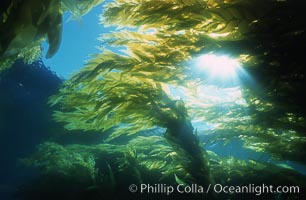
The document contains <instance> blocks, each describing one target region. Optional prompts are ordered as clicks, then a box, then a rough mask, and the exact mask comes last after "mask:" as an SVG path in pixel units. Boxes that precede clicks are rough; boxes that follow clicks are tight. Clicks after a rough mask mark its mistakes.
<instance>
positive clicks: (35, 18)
mask: <svg viewBox="0 0 306 200" xmlns="http://www.w3.org/2000/svg"><path fill="white" fill-rule="evenodd" d="M60 5H61V1H60V0H54V1H49V0H48V1H37V0H25V1H11V2H10V3H9V4H7V5H6V6H7V7H6V8H5V9H4V10H3V11H2V12H1V13H0V19H1V22H0V33H1V36H0V60H1V64H2V62H3V61H4V60H7V59H9V60H12V61H14V60H16V59H18V58H23V59H25V60H28V61H33V59H37V57H38V56H40V43H41V42H42V40H44V39H45V38H47V40H48V42H49V49H48V52H47V55H46V56H47V57H52V56H53V55H54V54H55V53H56V51H57V50H58V48H59V45H60V42H61V32H62V13H61V11H60ZM29 49H30V51H29ZM25 52H26V53H25Z"/></svg>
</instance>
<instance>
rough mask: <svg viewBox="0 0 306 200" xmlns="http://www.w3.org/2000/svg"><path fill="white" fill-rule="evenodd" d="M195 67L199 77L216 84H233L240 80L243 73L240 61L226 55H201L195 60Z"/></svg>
mask: <svg viewBox="0 0 306 200" xmlns="http://www.w3.org/2000/svg"><path fill="white" fill-rule="evenodd" d="M193 65H194V69H195V72H196V73H197V75H198V76H201V78H203V79H205V81H206V82H214V83H215V84H216V83H217V84H218V83H222V84H224V83H230V84H232V83H234V82H236V81H237V80H238V73H239V71H241V65H240V63H239V61H238V60H236V59H233V58H230V57H228V56H225V55H215V54H205V55H201V56H199V57H197V58H195V59H194V62H193Z"/></svg>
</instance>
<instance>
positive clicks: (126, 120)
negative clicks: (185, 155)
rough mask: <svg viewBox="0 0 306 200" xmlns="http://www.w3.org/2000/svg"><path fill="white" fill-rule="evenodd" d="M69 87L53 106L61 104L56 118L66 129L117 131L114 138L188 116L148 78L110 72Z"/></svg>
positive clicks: (162, 125) (52, 100)
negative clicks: (94, 79) (65, 123)
mask: <svg viewBox="0 0 306 200" xmlns="http://www.w3.org/2000/svg"><path fill="white" fill-rule="evenodd" d="M85 70H86V69H85ZM69 84H70V82H69V81H68V82H67V83H66V87H63V88H62V89H61V91H60V94H59V95H56V96H53V97H52V98H51V99H50V103H59V104H61V105H62V108H63V111H57V112H56V113H55V114H54V117H55V119H56V120H57V121H65V122H67V125H66V128H67V129H70V130H73V129H83V130H99V131H106V130H109V129H111V128H112V129H113V128H114V129H115V130H114V131H113V133H112V134H111V136H110V137H109V139H113V138H115V137H118V136H120V135H122V134H125V135H131V134H135V133H137V132H139V131H140V130H146V129H149V128H151V127H153V126H160V127H166V126H167V125H168V123H170V122H171V121H173V120H179V119H180V118H182V117H184V116H185V115H186V113H184V111H183V110H181V108H179V107H177V106H178V104H177V102H176V101H173V100H171V99H170V97H169V96H168V95H167V93H166V92H165V89H164V87H163V85H162V84H161V83H158V82H154V81H153V80H152V79H149V78H140V77H139V78H138V77H135V76H130V74H122V73H120V72H118V71H111V72H109V73H107V74H105V75H104V76H103V78H100V79H99V78H98V79H97V80H96V81H92V82H88V83H86V84H83V83H81V84H80V85H72V84H71V85H69ZM93 96H94V98H93Z"/></svg>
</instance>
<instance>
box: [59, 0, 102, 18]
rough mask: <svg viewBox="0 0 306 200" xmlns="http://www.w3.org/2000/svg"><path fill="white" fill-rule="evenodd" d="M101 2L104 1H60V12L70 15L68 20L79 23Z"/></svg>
mask: <svg viewBox="0 0 306 200" xmlns="http://www.w3.org/2000/svg"><path fill="white" fill-rule="evenodd" d="M103 2H104V0H62V10H64V11H68V12H70V13H71V15H72V16H71V17H70V19H75V20H78V21H80V20H81V17H82V16H83V15H86V14H87V13H88V12H89V11H90V10H91V9H92V8H94V7H96V6H98V5H100V4H101V3H103Z"/></svg>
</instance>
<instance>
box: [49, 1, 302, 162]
mask: <svg viewBox="0 0 306 200" xmlns="http://www.w3.org/2000/svg"><path fill="white" fill-rule="evenodd" d="M259 10H260V12H258V11H259ZM302 13H303V9H302V5H301V3H299V1H273V0H270V1H255V0H254V1H243V0H240V1H239V0H238V1H199V0H197V1H196V0H195V1H175V0H171V1H159V3H158V4H157V3H156V1H143V0H142V1H137V0H135V1H127V0H126V1H124V0H120V1H114V2H112V3H109V4H107V5H106V7H105V12H104V13H103V14H102V16H101V19H102V22H103V23H104V24H106V25H114V26H117V28H118V31H116V32H113V33H111V34H106V35H103V36H102V37H101V38H100V39H101V40H102V41H103V42H106V43H107V44H108V45H114V46H124V47H126V51H125V54H118V53H113V52H109V51H107V50H106V51H104V52H102V53H101V54H99V55H97V56H95V57H94V58H93V59H92V60H91V61H89V62H88V64H87V65H86V66H85V67H84V69H82V70H81V71H80V72H79V73H77V74H76V75H75V76H73V77H72V78H71V79H70V80H68V81H67V82H66V84H65V85H64V86H63V88H62V89H61V91H60V93H59V94H58V95H56V96H54V97H53V98H52V99H51V103H53V104H58V105H61V108H62V110H60V111H57V112H56V114H55V118H56V119H57V120H58V121H61V122H65V123H67V128H69V129H83V130H101V131H105V130H108V129H111V128H116V131H117V132H116V134H115V135H112V136H116V137H117V136H120V135H121V134H122V135H124V134H127V135H129V134H134V133H135V132H136V130H137V131H138V130H141V129H147V128H148V127H152V126H163V124H165V120H169V121H168V122H170V121H171V120H172V119H178V118H179V117H177V116H181V118H184V117H185V118H188V114H187V112H185V111H186V110H185V107H187V110H188V111H189V114H190V113H194V112H197V115H198V117H203V119H205V120H211V122H213V121H218V120H219V119H220V116H223V118H224V119H225V120H224V121H223V122H222V125H221V126H218V128H216V129H213V130H210V131H207V132H209V133H211V138H212V139H211V141H216V140H230V139H231V138H234V137H236V138H241V139H242V140H243V141H244V142H245V145H246V146H248V147H249V148H252V149H253V150H256V151H260V152H269V153H272V154H273V155H275V157H276V158H290V159H292V160H303V161H304V158H305V156H304V155H305V154H304V153H303V151H302V147H303V146H305V143H306V138H305V125H304V124H305V109H304V108H303V107H302V104H301V102H302V101H301V100H299V99H298V98H296V97H295V96H294V94H297V95H298V94H299V92H301V91H302V88H301V85H303V83H305V78H304V77H305V70H304V69H303V68H302V67H301V66H303V63H304V61H303V59H302V56H301V52H303V51H300V50H301V49H302V50H303V48H305V45H304V46H303V45H302V42H301V41H303V39H305V30H304V29H305V26H303V25H304V22H303V20H302V19H303V17H302V15H303V14H302ZM291 21H293V23H291ZM301 45H302V46H301ZM295 47H301V48H295ZM211 52H227V53H228V54H230V55H231V56H232V57H236V58H240V59H241V61H242V62H243V63H244V65H245V69H246V70H247V71H248V73H249V74H250V76H251V77H253V79H254V80H255V81H253V82H252V81H249V82H248V81H247V80H242V84H243V85H242V86H241V88H240V89H241V92H242V98H244V100H245V101H246V104H245V105H244V107H245V109H247V110H248V111H249V116H248V117H247V120H245V118H244V115H242V114H241V112H242V111H243V109H244V108H243V109H242V107H241V106H240V105H237V106H236V105H234V106H232V107H230V109H228V110H224V111H222V112H218V107H215V106H211V107H205V106H204V107H203V105H205V104H201V103H200V99H196V98H195V99H196V100H198V102H199V104H198V105H200V106H195V107H190V106H189V107H188V105H189V104H188V103H187V106H186V104H185V105H184V103H183V102H182V101H175V100H173V99H172V98H171V95H170V96H169V95H168V94H169V92H168V89H167V88H169V86H180V87H185V88H186V90H188V89H190V88H191V86H192V87H195V86H197V84H198V83H197V82H196V81H197V80H195V77H194V76H193V73H192V72H191V66H190V65H189V64H188V61H189V60H190V59H192V58H193V57H195V56H197V55H199V54H202V53H211ZM250 58H252V59H250ZM254 82H257V83H258V87H257V86H256V85H253V84H252V83H254ZM200 84H202V82H201V80H200ZM299 97H301V98H302V99H305V96H303V95H300V94H299ZM170 102H172V103H170ZM174 102H175V103H174ZM173 105H175V106H173ZM155 106H156V107H155ZM201 106H202V107H201ZM180 111H181V113H180ZM165 113H167V114H165ZM169 116H174V117H169ZM182 116H183V117H182ZM271 116H273V117H271ZM246 121H247V122H246ZM166 122H167V121H166ZM171 122H172V121H171ZM226 122H227V123H226ZM284 122H285V123H286V127H284V126H283V125H282V124H284ZM120 130H122V131H120ZM118 131H119V132H118ZM113 138H114V137H111V139H113ZM286 141H287V142H286ZM280 149H285V150H284V151H281V150H280Z"/></svg>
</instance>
